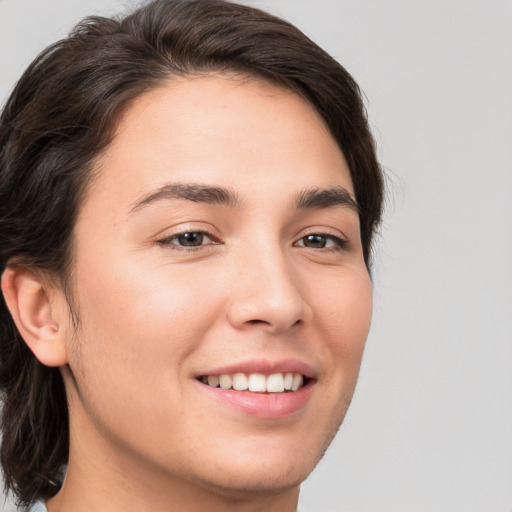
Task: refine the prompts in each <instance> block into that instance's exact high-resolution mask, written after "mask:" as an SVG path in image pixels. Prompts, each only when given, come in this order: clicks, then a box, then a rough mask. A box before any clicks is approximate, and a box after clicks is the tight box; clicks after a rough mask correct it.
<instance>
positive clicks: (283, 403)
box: [196, 359, 317, 420]
mask: <svg viewBox="0 0 512 512" xmlns="http://www.w3.org/2000/svg"><path fill="white" fill-rule="evenodd" d="M235 373H246V374H249V373H263V374H265V375H271V374H272V373H300V374H302V375H304V376H305V377H306V378H307V382H306V384H305V385H304V386H303V387H301V388H300V389H298V390H297V391H292V392H284V393H254V392H251V391H236V390H234V389H221V388H214V387H212V386H209V385H208V384H204V383H202V382H201V381H200V380H198V379H199V377H201V376H203V375H212V376H213V375H217V376H218V375H226V374H227V375H232V374H235ZM316 378H317V372H316V371H315V370H314V369H313V368H312V367H311V366H310V365H308V364H307V363H304V362H302V361H299V360H297V359H286V360H280V361H269V360H266V359H262V360H252V361H245V362H240V363H235V364H231V365H227V366H222V367H217V368H212V369H210V370H205V371H203V372H201V373H200V374H198V375H197V376H196V382H197V385H198V386H200V389H201V391H202V392H204V393H207V394H208V395H209V396H210V397H212V398H214V399H215V400H218V401H219V402H220V403H221V404H222V405H224V406H226V407H229V408H231V409H234V410H237V411H239V412H242V413H243V414H247V415H249V416H252V417H255V418H259V419H269V420H277V419H284V418H287V417H290V416H292V415H293V414H298V413H300V411H301V410H302V409H304V408H305V407H306V406H307V404H308V402H309V400H310V398H311V395H312V392H313V389H314V386H315V384H316Z"/></svg>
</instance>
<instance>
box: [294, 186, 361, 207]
mask: <svg viewBox="0 0 512 512" xmlns="http://www.w3.org/2000/svg"><path fill="white" fill-rule="evenodd" d="M294 203H295V205H296V208H297V210H307V209H313V208H329V207H333V206H342V207H345V208H348V209H349V210H352V211H354V212H355V213H357V214H359V206H358V204H357V202H356V200H355V199H354V198H353V197H352V195H351V194H350V192H349V191H348V190H347V189H346V188H343V187H330V188H322V189H321V188H314V189H308V190H303V191H301V192H299V194H298V195H297V196H296V198H295V201H294Z"/></svg>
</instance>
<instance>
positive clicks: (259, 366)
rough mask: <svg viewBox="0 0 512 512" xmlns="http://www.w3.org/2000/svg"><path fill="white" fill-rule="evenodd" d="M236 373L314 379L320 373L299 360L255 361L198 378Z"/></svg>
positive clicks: (208, 371)
mask: <svg viewBox="0 0 512 512" xmlns="http://www.w3.org/2000/svg"><path fill="white" fill-rule="evenodd" d="M235 373H263V374H265V375H271V374H273V373H300V374H302V375H304V376H305V377H308V378H310V379H314V378H316V376H317V373H318V372H316V371H315V369H314V368H313V367H312V366H310V365H309V364H307V363H305V362H303V361H299V360H298V359H281V360H278V361H269V360H267V359H253V360H248V361H240V362H238V363H233V364H229V365H226V366H218V367H215V368H210V369H207V370H205V371H202V372H201V373H199V374H198V375H197V377H200V376H203V375H233V374H235Z"/></svg>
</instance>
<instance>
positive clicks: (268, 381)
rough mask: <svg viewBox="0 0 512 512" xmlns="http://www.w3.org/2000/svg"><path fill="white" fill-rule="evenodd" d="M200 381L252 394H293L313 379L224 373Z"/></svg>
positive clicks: (281, 375) (276, 374)
mask: <svg viewBox="0 0 512 512" xmlns="http://www.w3.org/2000/svg"><path fill="white" fill-rule="evenodd" d="M198 380H199V381H200V382H202V383H203V384H206V385H208V386H210V387H212V388H220V389H223V390H230V389H233V390H235V391H246V392H250V393H260V394H261V393H263V394H265V393H268V394H273V393H293V392H295V391H298V390H299V389H301V388H302V387H304V386H306V385H307V384H308V383H309V382H310V380H311V379H309V378H308V377H306V376H305V375H303V374H301V373H292V372H286V373H272V374H270V375H265V374H264V373H241V372H237V373H232V374H229V373H223V374H220V375H201V376H199V377H198Z"/></svg>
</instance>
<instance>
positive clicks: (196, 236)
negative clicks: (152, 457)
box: [178, 232, 204, 247]
mask: <svg viewBox="0 0 512 512" xmlns="http://www.w3.org/2000/svg"><path fill="white" fill-rule="evenodd" d="M203 239H204V235H203V233H198V232H191V233H183V234H182V235H179V236H178V242H179V244H180V245H183V246H186V247H195V246H197V245H201V244H202V243H203Z"/></svg>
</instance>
